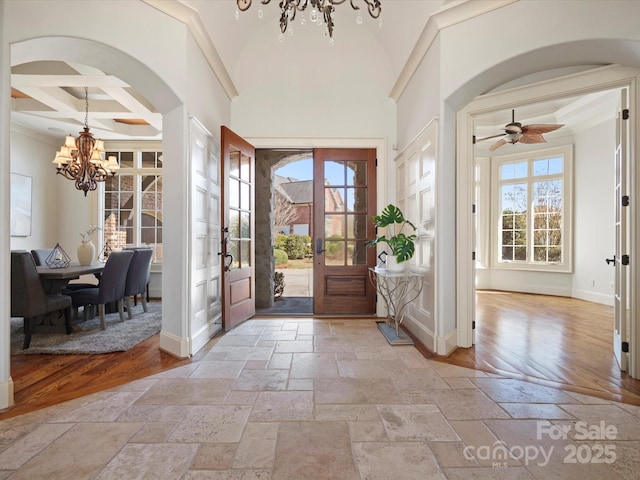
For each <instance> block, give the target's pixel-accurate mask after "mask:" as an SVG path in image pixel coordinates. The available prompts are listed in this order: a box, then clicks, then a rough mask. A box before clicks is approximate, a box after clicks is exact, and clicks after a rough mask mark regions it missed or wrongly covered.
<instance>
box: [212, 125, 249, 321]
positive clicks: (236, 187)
mask: <svg viewBox="0 0 640 480" xmlns="http://www.w3.org/2000/svg"><path fill="white" fill-rule="evenodd" d="M221 137H222V141H221V150H222V158H223V159H224V161H223V170H222V171H223V175H222V177H223V199H224V202H223V212H224V214H223V224H222V240H221V250H220V255H221V257H222V258H223V265H224V271H225V272H224V276H223V282H224V309H223V317H222V318H223V327H224V329H225V330H230V329H232V328H233V327H235V326H236V325H238V324H240V323H242V322H244V321H245V320H247V319H248V318H251V317H253V316H254V315H255V313H256V303H255V219H254V210H255V208H254V207H255V206H254V199H255V185H254V180H255V158H256V156H255V148H254V147H253V145H251V144H249V143H248V142H247V141H246V140H244V139H243V138H242V137H240V136H238V135H237V134H235V133H233V132H232V131H231V130H229V129H228V128H226V127H222V134H221Z"/></svg>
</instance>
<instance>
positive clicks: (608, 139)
mask: <svg viewBox="0 0 640 480" xmlns="http://www.w3.org/2000/svg"><path fill="white" fill-rule="evenodd" d="M614 114H615V112H613V111H612V112H611V118H610V119H608V120H607V121H605V122H603V123H600V124H598V125H596V126H594V127H592V128H590V129H588V130H585V131H582V132H579V133H577V134H576V135H575V159H576V161H575V169H574V174H575V184H574V186H575V188H574V194H575V199H576V201H575V204H574V209H575V210H574V233H575V235H574V257H573V261H574V275H573V285H572V289H573V293H572V296H574V297H577V298H582V299H584V300H590V301H594V302H598V303H604V304H607V305H613V293H614V292H613V290H612V289H611V287H610V285H611V283H612V282H613V281H614V273H615V269H614V267H613V266H609V265H607V264H606V262H605V258H612V257H613V254H614V253H615V229H614V171H615V170H614V151H615V135H616V126H615V123H616V122H615V117H614Z"/></svg>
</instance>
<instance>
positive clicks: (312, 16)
mask: <svg viewBox="0 0 640 480" xmlns="http://www.w3.org/2000/svg"><path fill="white" fill-rule="evenodd" d="M346 1H347V0H280V3H279V6H280V9H281V11H282V12H281V14H280V35H279V39H280V41H283V40H284V33H285V32H286V31H287V28H289V22H293V21H294V20H295V19H296V14H297V13H298V12H300V16H301V19H300V25H303V26H304V25H305V24H306V23H307V19H306V18H305V14H304V11H305V10H306V9H307V7H309V6H310V7H311V10H310V12H309V21H311V22H312V23H315V24H316V25H318V26H322V25H326V27H327V29H326V31H325V32H324V36H325V37H329V43H330V44H331V45H333V28H334V24H333V14H334V13H335V10H336V9H335V6H336V5H342V4H343V3H345V2H346ZM358 2H362V3H364V4H365V5H366V7H367V11H368V12H369V15H370V16H371V18H376V19H377V18H380V13H381V12H382V4H381V3H380V0H349V4H350V5H351V8H353V9H354V10H356V11H357V12H358V15H357V17H356V23H357V24H358V25H360V24H362V15H361V14H360V6H358V4H357V3H358ZM251 3H252V0H236V5H237V6H238V10H236V18H239V13H238V11H241V12H244V11H246V10H248V9H249V7H251ZM260 3H261V5H260V9H259V10H258V17H259V18H262V16H263V12H262V5H268V4H269V3H271V0H260ZM379 25H380V27H382V20H380V22H379ZM289 35H293V27H291V28H289Z"/></svg>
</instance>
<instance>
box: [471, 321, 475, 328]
mask: <svg viewBox="0 0 640 480" xmlns="http://www.w3.org/2000/svg"><path fill="white" fill-rule="evenodd" d="M475 329H476V321H475V320H473V321H472V322H471V330H475Z"/></svg>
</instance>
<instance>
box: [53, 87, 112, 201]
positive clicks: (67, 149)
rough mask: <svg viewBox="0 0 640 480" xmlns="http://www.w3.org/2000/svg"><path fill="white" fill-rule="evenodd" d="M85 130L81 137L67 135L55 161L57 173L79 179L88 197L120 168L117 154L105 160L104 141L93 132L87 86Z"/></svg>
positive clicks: (67, 177) (78, 184)
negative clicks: (90, 127)
mask: <svg viewBox="0 0 640 480" xmlns="http://www.w3.org/2000/svg"><path fill="white" fill-rule="evenodd" d="M84 103H85V115H84V130H83V131H82V132H79V133H80V135H79V136H78V138H74V137H73V135H67V138H66V140H65V142H64V145H63V146H62V147H60V150H59V151H58V152H56V156H55V158H54V160H53V163H55V164H56V168H57V173H58V174H60V175H62V176H63V177H64V178H66V179H68V180H73V181H75V184H76V188H77V189H78V190H82V191H83V192H84V196H85V197H86V196H87V193H88V192H89V191H91V190H95V189H96V188H97V187H98V182H104V181H105V180H106V179H107V178H109V177H113V176H114V175H115V174H116V170H118V169H119V168H120V165H119V164H118V161H117V159H116V157H114V156H109V158H107V159H105V151H104V142H103V141H102V140H96V139H95V138H93V134H92V133H91V132H89V89H88V87H84Z"/></svg>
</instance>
